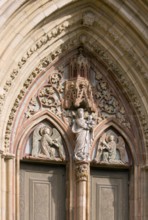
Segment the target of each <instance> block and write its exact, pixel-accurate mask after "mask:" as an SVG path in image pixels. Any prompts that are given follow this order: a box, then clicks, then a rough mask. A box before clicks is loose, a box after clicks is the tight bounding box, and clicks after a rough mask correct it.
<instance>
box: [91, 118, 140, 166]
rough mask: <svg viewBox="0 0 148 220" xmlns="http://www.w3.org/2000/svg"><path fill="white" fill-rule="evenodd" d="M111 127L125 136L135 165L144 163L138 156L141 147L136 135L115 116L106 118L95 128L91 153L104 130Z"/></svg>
mask: <svg viewBox="0 0 148 220" xmlns="http://www.w3.org/2000/svg"><path fill="white" fill-rule="evenodd" d="M109 128H113V129H115V131H117V132H118V133H119V134H120V135H121V136H122V137H124V139H125V141H126V143H127V145H128V147H129V149H128V150H129V152H130V157H131V158H132V163H133V164H135V165H138V164H140V163H141V162H143V163H144V161H141V160H142V158H139V157H138V155H139V153H138V151H139V149H138V146H137V142H136V139H135V137H134V136H133V134H132V133H131V132H130V131H129V130H127V129H126V128H124V127H123V126H121V125H120V124H119V123H118V122H117V121H116V119H114V118H110V119H105V120H104V121H102V122H101V123H100V124H99V125H98V126H97V127H96V128H95V130H94V137H95V139H94V141H93V144H92V149H91V154H92V153H93V151H94V149H95V147H96V144H97V141H98V139H99V138H100V137H101V135H102V134H103V132H105V131H106V130H107V129H109ZM143 160H144V159H143Z"/></svg>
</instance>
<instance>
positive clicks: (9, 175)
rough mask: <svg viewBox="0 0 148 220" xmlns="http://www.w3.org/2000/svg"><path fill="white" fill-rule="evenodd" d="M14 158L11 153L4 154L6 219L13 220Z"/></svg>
mask: <svg viewBox="0 0 148 220" xmlns="http://www.w3.org/2000/svg"><path fill="white" fill-rule="evenodd" d="M14 158H15V155H14V154H11V153H5V154H4V160H5V168H6V180H7V183H8V184H7V186H6V191H7V196H6V206H7V212H6V219H7V220H13V219H14V176H15V174H14V167H15V166H14Z"/></svg>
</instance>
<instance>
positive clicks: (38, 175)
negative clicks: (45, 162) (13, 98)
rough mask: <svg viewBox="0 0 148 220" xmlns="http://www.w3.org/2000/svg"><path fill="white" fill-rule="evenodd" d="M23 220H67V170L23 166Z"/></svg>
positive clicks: (21, 188) (52, 167) (51, 167)
mask: <svg viewBox="0 0 148 220" xmlns="http://www.w3.org/2000/svg"><path fill="white" fill-rule="evenodd" d="M20 190H21V203H20V204H21V207H20V213H21V220H59V219H61V220H65V169H64V168H59V167H54V166H39V165H27V164H23V165H21V186H20Z"/></svg>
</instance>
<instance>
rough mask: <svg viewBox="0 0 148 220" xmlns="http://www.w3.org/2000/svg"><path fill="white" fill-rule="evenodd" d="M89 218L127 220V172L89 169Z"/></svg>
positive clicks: (92, 219) (94, 219)
mask: <svg viewBox="0 0 148 220" xmlns="http://www.w3.org/2000/svg"><path fill="white" fill-rule="evenodd" d="M90 208H91V220H128V174H127V173H126V172H116V171H114V172H111V171H107V172H106V171H97V170H92V171H91V207H90Z"/></svg>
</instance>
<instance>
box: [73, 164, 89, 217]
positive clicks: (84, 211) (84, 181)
mask: <svg viewBox="0 0 148 220" xmlns="http://www.w3.org/2000/svg"><path fill="white" fill-rule="evenodd" d="M75 175H76V219H77V220H89V213H88V205H89V176H90V166H89V163H88V162H76V163H75Z"/></svg>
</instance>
